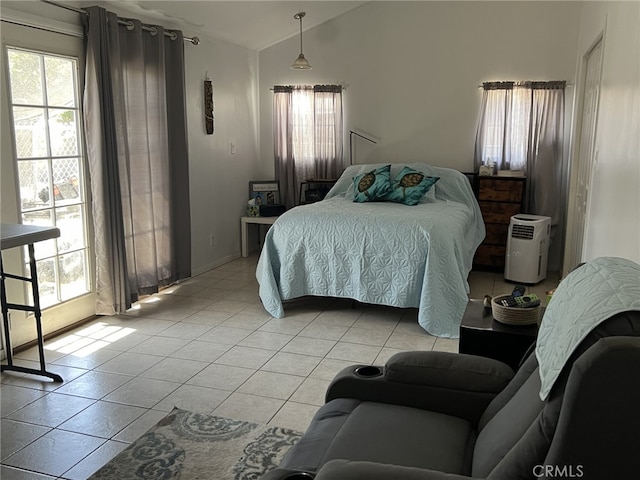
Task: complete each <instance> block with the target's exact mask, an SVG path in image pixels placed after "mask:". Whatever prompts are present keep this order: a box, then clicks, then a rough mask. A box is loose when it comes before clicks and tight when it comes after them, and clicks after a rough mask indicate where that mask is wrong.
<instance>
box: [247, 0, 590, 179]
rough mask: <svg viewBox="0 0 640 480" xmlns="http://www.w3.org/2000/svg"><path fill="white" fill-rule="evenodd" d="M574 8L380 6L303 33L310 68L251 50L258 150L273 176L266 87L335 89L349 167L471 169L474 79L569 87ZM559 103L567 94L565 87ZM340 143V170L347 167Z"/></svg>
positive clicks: (292, 45) (282, 47) (288, 57)
mask: <svg viewBox="0 0 640 480" xmlns="http://www.w3.org/2000/svg"><path fill="white" fill-rule="evenodd" d="M580 8H581V5H580V3H578V2H430V1H425V2H385V1H380V2H378V1H376V2H370V3H368V4H365V5H363V6H362V7H359V8H357V9H355V10H352V11H351V12H348V13H347V14H345V15H343V16H341V17H339V18H337V19H334V20H332V21H330V22H327V23H325V24H322V25H320V26H318V27H316V28H314V29H311V30H309V31H307V32H305V33H304V53H305V56H306V57H307V58H308V59H309V61H310V62H311V64H312V66H313V70H311V71H292V70H290V69H289V65H290V64H291V63H292V62H293V60H294V58H295V57H296V56H297V54H298V51H299V44H298V42H299V39H298V38H297V37H295V38H291V39H289V40H287V41H284V42H281V43H279V44H276V45H274V46H272V47H270V48H267V49H265V50H262V51H261V52H260V84H259V85H260V153H261V155H260V156H261V160H262V162H264V164H265V167H264V168H269V169H271V171H272V169H273V141H272V119H271V115H272V104H271V102H272V96H271V95H270V92H269V89H270V88H271V87H272V86H273V85H276V84H300V83H302V84H315V83H336V82H337V83H341V84H343V85H346V86H347V90H346V92H345V96H344V105H345V106H344V110H345V130H346V131H347V132H348V131H349V130H350V129H351V130H353V129H354V128H357V129H360V130H363V131H365V132H368V133H370V134H373V135H376V136H378V137H381V138H382V142H381V143H380V144H379V145H372V144H369V143H368V142H366V141H364V140H357V141H356V154H357V155H356V159H355V160H356V163H369V162H375V163H378V162H388V161H391V162H393V161H397V162H410V161H419V160H421V161H427V162H430V163H432V164H434V165H439V166H447V167H451V168H456V169H460V170H471V169H472V166H473V149H474V139H475V129H476V123H477V118H478V111H479V106H480V98H481V90H479V89H478V88H477V86H478V85H480V84H481V83H482V82H483V81H490V80H567V81H568V82H569V83H573V82H574V75H575V71H576V45H577V38H578V27H579V19H580ZM567 94H568V98H567V104H568V105H569V111H570V106H571V103H572V94H573V90H572V89H568V90H567ZM348 147H349V144H348V137H347V138H346V141H345V163H346V164H348V163H349V158H348V157H349V148H348Z"/></svg>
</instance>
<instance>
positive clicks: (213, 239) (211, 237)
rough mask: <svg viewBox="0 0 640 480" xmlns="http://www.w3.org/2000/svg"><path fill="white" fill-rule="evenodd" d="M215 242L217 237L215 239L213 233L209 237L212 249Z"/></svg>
mask: <svg viewBox="0 0 640 480" xmlns="http://www.w3.org/2000/svg"><path fill="white" fill-rule="evenodd" d="M214 241H215V237H214V235H213V233H212V234H210V235H209V246H210V247H213V244H214V243H215V242H214Z"/></svg>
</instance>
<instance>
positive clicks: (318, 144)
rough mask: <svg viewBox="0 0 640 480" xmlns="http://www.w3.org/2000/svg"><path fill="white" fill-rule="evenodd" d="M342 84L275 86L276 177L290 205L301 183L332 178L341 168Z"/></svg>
mask: <svg viewBox="0 0 640 480" xmlns="http://www.w3.org/2000/svg"><path fill="white" fill-rule="evenodd" d="M342 138H343V133H342V87H341V86H339V85H315V86H313V87H312V86H296V87H290V86H287V87H285V86H277V87H275V88H274V148H275V161H276V176H277V178H278V180H279V181H280V186H281V190H282V198H283V200H284V202H285V205H286V206H287V207H291V206H293V204H294V201H295V199H296V198H297V195H296V192H298V189H299V188H300V184H301V182H304V181H306V180H308V179H311V178H323V179H333V178H336V177H337V175H338V173H339V171H340V170H341V169H342V151H343V140H342Z"/></svg>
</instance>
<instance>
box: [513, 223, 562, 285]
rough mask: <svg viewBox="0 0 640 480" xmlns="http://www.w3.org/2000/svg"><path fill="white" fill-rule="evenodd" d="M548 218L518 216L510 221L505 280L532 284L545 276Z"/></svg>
mask: <svg viewBox="0 0 640 480" xmlns="http://www.w3.org/2000/svg"><path fill="white" fill-rule="evenodd" d="M550 232H551V217H543V216H540V215H526V214H518V215H514V216H513V217H511V222H510V223H509V237H508V239H507V254H506V258H505V267H504V278H505V279H506V280H510V281H512V282H518V283H525V284H534V283H538V282H540V281H542V280H544V279H545V278H546V276H547V260H548V256H549V243H550V241H551V239H550Z"/></svg>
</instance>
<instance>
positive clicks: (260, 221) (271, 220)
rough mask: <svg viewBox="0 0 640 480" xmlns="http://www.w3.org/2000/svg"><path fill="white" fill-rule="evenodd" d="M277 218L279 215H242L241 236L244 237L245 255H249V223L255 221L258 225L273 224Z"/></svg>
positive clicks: (243, 249)
mask: <svg viewBox="0 0 640 480" xmlns="http://www.w3.org/2000/svg"><path fill="white" fill-rule="evenodd" d="M277 219H278V217H241V218H240V227H241V238H242V246H241V253H242V256H243V257H248V256H249V245H248V240H247V229H248V228H247V225H248V224H250V223H254V224H258V225H273V224H274V222H275V221H276V220H277Z"/></svg>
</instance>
